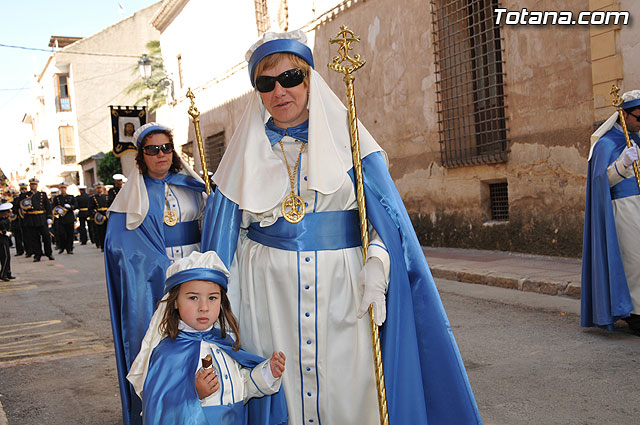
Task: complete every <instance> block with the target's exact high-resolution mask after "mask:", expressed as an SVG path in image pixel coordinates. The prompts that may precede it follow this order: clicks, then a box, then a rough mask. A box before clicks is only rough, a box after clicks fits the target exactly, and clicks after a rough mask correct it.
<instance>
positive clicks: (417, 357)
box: [202, 153, 482, 425]
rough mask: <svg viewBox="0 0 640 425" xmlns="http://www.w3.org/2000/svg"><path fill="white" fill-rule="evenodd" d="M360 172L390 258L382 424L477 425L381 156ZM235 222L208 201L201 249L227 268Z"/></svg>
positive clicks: (218, 203)
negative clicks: (386, 417) (385, 410)
mask: <svg viewBox="0 0 640 425" xmlns="http://www.w3.org/2000/svg"><path fill="white" fill-rule="evenodd" d="M362 168H363V175H364V189H365V196H366V204H367V216H368V219H369V221H370V222H371V223H372V224H373V227H374V228H375V229H376V231H377V232H378V234H379V235H380V237H381V238H382V240H383V242H384V243H385V245H386V247H387V250H388V251H389V256H390V259H391V270H390V281H389V290H388V293H387V319H386V321H385V323H384V325H383V326H382V327H381V328H380V338H381V345H382V361H383V368H384V375H385V385H386V391H387V404H388V408H389V422H390V424H391V425H404V424H413V423H415V424H428V425H452V424H465V425H467V424H481V423H482V419H481V418H480V414H479V412H478V407H477V405H476V402H475V398H474V396H473V392H472V391H471V386H470V385H469V381H468V378H467V373H466V370H465V367H464V364H463V362H462V359H461V357H460V352H459V351H458V347H457V344H456V342H455V338H454V336H453V333H452V331H451V327H450V325H449V321H448V319H447V316H446V313H445V311H444V307H443V306H442V302H441V300H440V296H439V295H438V291H437V289H436V286H435V283H434V281H433V277H432V276H431V272H430V271H429V267H428V265H427V262H426V260H425V258H424V253H423V251H422V248H421V246H420V243H419V242H418V238H417V237H416V235H415V231H414V230H413V225H412V224H411V221H410V219H409V215H408V214H407V211H406V210H405V208H404V204H403V202H402V199H401V198H400V195H399V193H398V191H397V189H396V187H395V184H394V183H393V180H392V179H391V176H390V175H389V172H388V171H387V167H386V164H385V162H384V159H383V158H382V155H381V154H380V153H373V154H370V155H368V156H367V157H365V158H364V159H363V160H362ZM352 171H353V170H351V171H350V173H349V174H350V175H351V177H352V178H353V173H352ZM241 218H242V211H240V210H239V209H238V206H237V204H235V203H233V202H231V201H230V200H228V199H227V198H225V197H224V195H222V194H221V193H219V192H216V194H215V195H214V196H211V197H209V199H208V201H207V207H206V209H205V219H204V225H203V230H202V250H203V251H206V250H213V251H216V252H217V253H218V255H219V256H220V258H221V259H222V261H224V262H225V264H226V265H227V267H229V266H230V264H231V262H232V260H233V256H234V253H235V250H236V247H237V243H238V235H239V231H240V221H241ZM329 367H330V365H329Z"/></svg>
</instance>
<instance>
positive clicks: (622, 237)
mask: <svg viewBox="0 0 640 425" xmlns="http://www.w3.org/2000/svg"><path fill="white" fill-rule="evenodd" d="M622 100H623V101H624V102H623V103H622V105H621V107H622V116H623V118H624V120H625V123H626V127H627V130H628V134H629V137H630V139H631V141H632V143H633V146H632V147H630V148H628V147H627V144H626V139H625V135H624V132H623V128H622V126H621V123H620V120H619V114H618V112H615V113H614V114H613V115H612V116H611V117H610V118H609V119H608V120H607V121H605V122H604V123H603V124H602V125H601V126H600V127H599V128H598V130H596V131H595V132H594V133H593V135H592V136H591V143H592V146H591V151H590V152H589V171H588V173H587V194H586V206H585V212H584V242H583V246H582V291H581V294H580V299H581V311H580V325H581V326H585V327H588V326H599V327H603V328H607V329H609V330H613V329H614V323H615V322H616V321H617V320H619V319H624V320H625V321H627V323H628V325H629V328H630V329H631V330H632V331H633V332H634V333H635V334H636V335H640V249H639V248H640V242H639V241H640V219H639V217H640V191H639V190H638V182H637V181H636V178H635V176H634V171H633V166H632V162H633V161H634V160H637V159H638V150H637V144H638V143H640V136H639V135H638V131H639V130H640V90H633V91H630V92H627V93H624V94H623V95H622Z"/></svg>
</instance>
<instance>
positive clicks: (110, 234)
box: [104, 173, 204, 425]
mask: <svg viewBox="0 0 640 425" xmlns="http://www.w3.org/2000/svg"><path fill="white" fill-rule="evenodd" d="M144 182H145V186H146V188H147V194H148V196H149V211H148V213H147V216H146V217H145V219H144V221H143V222H142V224H141V225H140V226H139V227H138V228H136V229H134V230H127V228H126V221H125V220H126V214H123V213H116V212H112V213H110V215H109V221H108V224H107V234H106V238H105V244H104V246H105V252H104V262H105V271H106V278H107V293H108V296H109V310H110V312H111V328H112V330H113V343H114V346H115V351H116V364H117V368H118V381H119V383H120V397H121V400H122V415H123V423H124V425H130V424H139V423H141V420H140V411H141V404H140V399H139V398H138V397H137V396H136V395H135V391H133V388H132V387H131V384H129V382H128V381H127V373H129V369H130V367H131V364H132V363H133V360H134V359H135V357H136V355H137V354H138V352H139V351H140V344H141V342H142V338H144V335H145V333H146V332H147V327H148V326H149V322H150V321H151V316H153V312H154V311H155V308H156V304H157V302H158V301H160V299H161V298H162V295H163V290H164V280H165V271H166V270H167V267H169V264H170V261H169V258H168V257H167V253H166V249H165V240H164V226H165V225H164V223H163V220H162V215H163V213H164V202H165V198H164V197H165V193H164V183H165V182H167V183H169V184H172V185H177V186H183V187H187V188H189V189H192V190H194V191H197V192H204V184H203V183H200V182H198V181H197V180H195V179H193V178H192V177H189V176H186V175H184V174H172V173H170V174H169V175H167V177H165V178H164V179H162V180H158V179H154V178H151V177H148V176H145V179H144Z"/></svg>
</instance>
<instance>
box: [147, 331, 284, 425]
mask: <svg viewBox="0 0 640 425" xmlns="http://www.w3.org/2000/svg"><path fill="white" fill-rule="evenodd" d="M203 340H204V341H207V342H211V343H214V344H216V345H217V346H218V348H220V349H221V350H223V351H224V352H225V353H227V354H228V355H229V356H231V357H232V358H233V359H234V360H235V361H237V362H238V363H240V364H241V365H242V366H243V367H249V368H253V367H255V366H257V365H258V364H259V363H261V362H263V361H264V360H265V359H263V358H262V357H259V356H256V355H254V354H251V353H248V352H246V351H244V350H242V349H241V350H238V351H233V349H232V344H233V341H232V340H231V338H229V336H227V337H226V338H222V337H221V336H220V331H219V330H218V329H216V328H213V329H211V330H210V331H208V332H183V331H180V332H179V333H178V337H177V338H176V339H175V340H171V339H169V338H165V339H163V340H162V341H161V342H160V344H158V346H157V347H156V348H155V349H154V350H153V354H152V355H151V359H150V360H149V371H148V373H147V378H146V380H145V383H144V389H143V391H142V398H143V403H142V405H143V410H142V411H143V415H142V418H143V423H144V424H145V425H240V424H247V425H281V424H286V423H287V420H288V417H287V409H286V403H285V400H284V395H283V394H282V393H281V392H277V393H275V394H272V395H266V396H263V397H260V398H252V399H250V400H249V401H248V402H247V403H246V404H245V403H243V402H242V401H239V402H237V403H234V404H229V405H226V406H225V405H221V406H205V407H203V406H201V404H200V400H199V399H198V394H197V392H196V387H195V384H194V379H195V378H194V375H193V371H194V370H196V369H197V368H198V365H199V364H200V344H201V341H203Z"/></svg>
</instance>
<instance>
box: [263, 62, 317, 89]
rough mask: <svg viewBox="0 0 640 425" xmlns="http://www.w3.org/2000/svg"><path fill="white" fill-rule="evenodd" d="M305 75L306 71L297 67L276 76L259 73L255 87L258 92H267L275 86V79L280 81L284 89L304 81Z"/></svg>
mask: <svg viewBox="0 0 640 425" xmlns="http://www.w3.org/2000/svg"><path fill="white" fill-rule="evenodd" d="M306 76H307V73H306V72H303V71H302V70H301V69H299V68H294V69H290V70H288V71H285V72H283V73H282V74H280V75H278V76H277V77H268V76H266V75H261V76H259V77H258V78H256V88H257V89H258V91H259V92H260V93H268V92H270V91H271V90H273V89H275V88H276V81H277V82H279V83H280V85H281V86H282V87H284V88H285V89H288V88H291V87H295V86H298V85H300V84H301V83H302V82H303V81H304V77H306Z"/></svg>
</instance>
